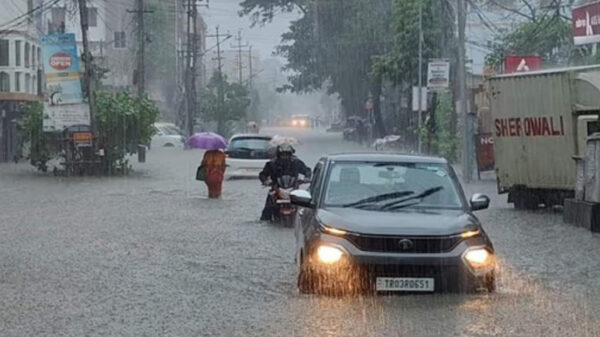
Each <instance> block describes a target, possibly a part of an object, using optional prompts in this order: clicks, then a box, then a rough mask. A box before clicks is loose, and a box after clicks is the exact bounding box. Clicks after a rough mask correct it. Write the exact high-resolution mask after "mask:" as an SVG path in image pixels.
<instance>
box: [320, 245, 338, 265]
mask: <svg viewBox="0 0 600 337" xmlns="http://www.w3.org/2000/svg"><path fill="white" fill-rule="evenodd" d="M342 255H344V252H342V250H341V249H339V248H335V247H331V246H327V245H321V246H319V248H317V257H318V258H319V261H320V262H322V263H325V264H333V263H336V262H338V261H339V260H340V259H341V258H342Z"/></svg>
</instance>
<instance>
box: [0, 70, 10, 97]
mask: <svg viewBox="0 0 600 337" xmlns="http://www.w3.org/2000/svg"><path fill="white" fill-rule="evenodd" d="M0 91H2V92H8V91H10V76H9V75H8V73H5V72H1V73H0Z"/></svg>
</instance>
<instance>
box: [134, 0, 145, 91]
mask: <svg viewBox="0 0 600 337" xmlns="http://www.w3.org/2000/svg"><path fill="white" fill-rule="evenodd" d="M136 2H137V16H138V25H139V26H138V43H139V46H138V56H137V75H138V78H137V81H138V83H137V90H138V96H139V97H142V96H143V95H144V90H145V85H146V71H145V70H146V67H145V65H144V56H145V55H144V54H145V51H146V50H145V48H146V38H145V36H144V35H145V32H144V0H136Z"/></svg>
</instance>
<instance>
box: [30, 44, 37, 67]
mask: <svg viewBox="0 0 600 337" xmlns="http://www.w3.org/2000/svg"><path fill="white" fill-rule="evenodd" d="M36 64H37V63H36V60H35V46H34V45H31V67H33V68H35V66H36Z"/></svg>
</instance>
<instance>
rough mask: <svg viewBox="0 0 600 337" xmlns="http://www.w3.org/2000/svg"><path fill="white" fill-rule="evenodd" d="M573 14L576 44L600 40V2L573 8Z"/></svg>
mask: <svg viewBox="0 0 600 337" xmlns="http://www.w3.org/2000/svg"><path fill="white" fill-rule="evenodd" d="M571 16H572V26H573V40H574V42H575V44H576V45H581V44H588V43H597V42H600V2H595V3H592V4H589V5H585V6H581V7H577V8H573V11H572V13H571Z"/></svg>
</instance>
